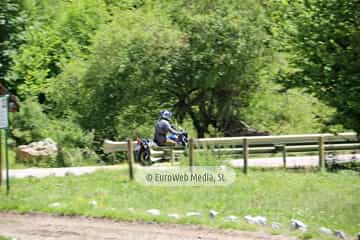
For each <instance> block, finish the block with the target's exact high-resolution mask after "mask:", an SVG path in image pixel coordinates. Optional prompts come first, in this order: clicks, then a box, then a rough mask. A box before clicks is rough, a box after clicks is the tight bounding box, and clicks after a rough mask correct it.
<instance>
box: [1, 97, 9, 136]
mask: <svg viewBox="0 0 360 240" xmlns="http://www.w3.org/2000/svg"><path fill="white" fill-rule="evenodd" d="M8 115H9V111H8V96H2V97H0V129H4V128H8V127H9V119H8Z"/></svg>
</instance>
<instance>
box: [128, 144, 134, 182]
mask: <svg viewBox="0 0 360 240" xmlns="http://www.w3.org/2000/svg"><path fill="white" fill-rule="evenodd" d="M128 163H129V177H130V180H133V179H134V170H133V163H134V146H133V143H132V140H131V139H128Z"/></svg>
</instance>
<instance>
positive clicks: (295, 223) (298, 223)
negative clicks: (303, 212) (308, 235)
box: [291, 219, 307, 231]
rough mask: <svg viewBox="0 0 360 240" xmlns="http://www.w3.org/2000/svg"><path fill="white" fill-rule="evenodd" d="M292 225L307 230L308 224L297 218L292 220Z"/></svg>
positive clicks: (297, 228) (296, 228) (294, 227)
mask: <svg viewBox="0 0 360 240" xmlns="http://www.w3.org/2000/svg"><path fill="white" fill-rule="evenodd" d="M291 227H292V228H293V229H295V230H301V231H306V229H307V226H306V225H305V223H303V222H301V221H299V220H296V219H292V220H291Z"/></svg>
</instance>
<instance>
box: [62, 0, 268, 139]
mask: <svg viewBox="0 0 360 240" xmlns="http://www.w3.org/2000/svg"><path fill="white" fill-rule="evenodd" d="M250 5H251V6H252V8H250V7H249V6H250ZM239 6H241V7H239ZM249 9H251V10H249ZM262 14H263V12H262V8H261V6H260V5H258V4H254V3H253V2H252V1H251V2H250V1H242V2H241V3H239V4H227V5H226V4H223V5H222V4H219V2H218V4H217V5H216V4H215V5H214V3H213V2H212V1H204V2H201V3H192V2H188V1H183V2H180V3H176V4H175V3H172V4H169V5H167V4H165V3H164V5H162V6H161V8H160V7H159V6H157V7H155V6H152V5H148V6H145V7H143V8H142V9H138V10H130V11H122V12H120V13H119V14H116V15H115V17H114V19H113V20H112V23H111V24H108V25H107V26H104V27H103V28H101V29H100V30H99V31H98V33H97V35H96V36H95V38H94V39H93V42H94V45H93V46H92V48H91V57H89V60H88V61H86V62H83V63H78V65H79V66H80V65H82V66H84V65H85V66H86V67H85V68H83V70H81V69H80V68H78V70H75V71H74V69H73V70H71V71H72V73H71V72H69V71H70V70H69V71H65V72H64V74H62V75H61V76H60V78H59V80H58V81H57V82H58V83H59V84H61V85H62V86H64V85H66V82H67V81H74V80H75V79H78V80H76V81H79V82H78V83H76V84H71V86H72V87H73V86H74V85H77V86H79V88H78V92H77V93H74V94H71V96H72V97H71V96H70V95H68V96H69V97H70V99H77V100H76V101H75V102H76V103H78V104H79V103H80V102H83V103H82V104H81V107H80V108H81V109H78V112H80V118H81V119H82V122H83V124H84V126H85V127H86V128H95V129H97V130H98V133H99V132H101V133H100V135H102V136H105V135H107V136H117V135H118V134H119V132H118V131H117V130H116V129H118V128H117V127H116V126H117V124H118V123H119V119H120V118H121V117H120V118H119V116H120V115H121V114H122V113H123V112H125V111H127V110H128V108H129V107H131V109H133V108H134V107H135V108H137V109H138V110H139V116H140V115H141V114H144V113H148V116H153V117H154V118H156V116H157V114H158V110H159V109H160V108H172V109H173V110H174V111H175V112H176V116H177V117H178V119H179V120H180V121H182V120H183V119H184V118H186V117H187V116H190V118H191V119H192V122H193V124H194V126H195V128H196V130H197V133H198V136H199V137H203V136H204V135H205V134H206V133H208V132H209V127H213V128H215V129H216V130H218V131H225V130H226V129H227V128H229V127H231V126H230V122H232V121H234V120H238V119H240V118H241V116H240V111H239V110H240V109H241V108H243V107H246V106H247V105H248V103H249V99H250V98H251V96H252V95H253V94H254V93H255V92H256V89H257V86H258V76H257V72H258V71H257V70H258V69H259V68H261V67H262V65H263V64H264V61H263V59H262V58H263V57H264V56H267V54H268V52H267V44H268V37H267V35H266V33H265V31H264V29H263V24H264V22H263V21H264V19H263V15H262ZM74 64H75V63H74ZM75 65H76V64H75ZM73 66H74V65H73ZM71 68H72V67H70V65H69V69H71ZM76 73H79V74H81V75H78V74H76ZM74 74H75V76H74ZM63 77H64V78H63ZM69 78H70V79H69ZM60 79H62V80H60ZM61 82H63V83H65V84H63V83H61ZM56 88H57V89H59V87H56ZM66 92H68V91H66ZM69 92H74V90H71V89H69ZM56 99H57V100H55V102H56V101H57V104H60V105H61V102H64V101H65V99H67V98H66V97H65V98H64V97H63V96H59V97H56ZM70 99H68V100H66V101H67V102H68V103H69V102H71V101H74V100H70ZM62 106H66V104H62ZM154 118H153V119H151V122H153V121H154ZM134 119H137V117H135V116H134ZM139 119H141V118H139Z"/></svg>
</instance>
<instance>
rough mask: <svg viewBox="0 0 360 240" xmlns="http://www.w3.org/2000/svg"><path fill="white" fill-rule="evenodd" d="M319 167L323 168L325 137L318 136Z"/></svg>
mask: <svg viewBox="0 0 360 240" xmlns="http://www.w3.org/2000/svg"><path fill="white" fill-rule="evenodd" d="M319 168H320V170H321V171H322V170H324V168H325V137H324V136H321V137H319Z"/></svg>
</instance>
